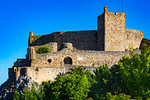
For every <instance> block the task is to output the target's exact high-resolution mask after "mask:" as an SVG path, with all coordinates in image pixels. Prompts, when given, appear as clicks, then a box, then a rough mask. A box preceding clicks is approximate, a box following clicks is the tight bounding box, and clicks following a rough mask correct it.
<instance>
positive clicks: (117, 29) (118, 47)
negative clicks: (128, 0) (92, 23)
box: [105, 12, 125, 51]
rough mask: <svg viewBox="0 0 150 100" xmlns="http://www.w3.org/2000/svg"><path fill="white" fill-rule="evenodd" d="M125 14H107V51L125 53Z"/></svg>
mask: <svg viewBox="0 0 150 100" xmlns="http://www.w3.org/2000/svg"><path fill="white" fill-rule="evenodd" d="M124 44H125V13H115V14H114V13H113V12H105V51H125V47H124Z"/></svg>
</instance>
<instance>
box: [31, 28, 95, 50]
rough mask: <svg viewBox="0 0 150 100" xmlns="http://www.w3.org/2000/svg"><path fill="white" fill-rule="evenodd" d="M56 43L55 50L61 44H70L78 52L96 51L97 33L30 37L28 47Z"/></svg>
mask: <svg viewBox="0 0 150 100" xmlns="http://www.w3.org/2000/svg"><path fill="white" fill-rule="evenodd" d="M51 42H57V43H58V44H57V46H58V48H57V49H60V47H61V44H63V43H72V45H73V47H74V48H76V49H78V50H97V31H74V32H55V33H53V34H49V35H43V36H31V37H30V38H29V46H40V45H45V44H48V43H51Z"/></svg>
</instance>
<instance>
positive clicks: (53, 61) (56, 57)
mask: <svg viewBox="0 0 150 100" xmlns="http://www.w3.org/2000/svg"><path fill="white" fill-rule="evenodd" d="M125 55H127V56H128V55H129V52H128V51H120V52H117V51H116V52H113V51H110V52H109V51H85V50H79V51H78V50H71V49H67V48H65V49H63V50H61V51H58V52H52V53H45V54H37V55H36V59H34V60H32V61H31V67H64V59H65V58H66V57H70V58H71V59H72V65H82V66H89V67H98V66H100V65H104V64H108V65H109V67H111V66H112V65H114V64H117V63H118V61H119V60H120V58H121V57H122V56H125ZM49 60H50V62H49Z"/></svg>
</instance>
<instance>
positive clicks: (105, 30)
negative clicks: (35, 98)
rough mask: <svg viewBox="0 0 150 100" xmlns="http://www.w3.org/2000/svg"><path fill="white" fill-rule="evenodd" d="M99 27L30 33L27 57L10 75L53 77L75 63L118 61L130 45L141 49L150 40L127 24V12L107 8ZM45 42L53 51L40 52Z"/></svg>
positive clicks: (91, 64)
mask: <svg viewBox="0 0 150 100" xmlns="http://www.w3.org/2000/svg"><path fill="white" fill-rule="evenodd" d="M97 27H98V29H97V30H90V31H72V32H54V33H51V34H48V35H33V33H32V32H30V33H29V40H28V45H29V47H28V50H27V55H26V59H17V61H16V62H15V63H14V66H13V67H12V68H9V79H10V80H11V81H16V80H17V78H18V77H19V76H20V75H27V76H30V77H31V78H32V79H33V80H34V81H35V82H37V83H39V84H41V83H42V82H43V81H54V80H55V79H56V78H57V77H58V76H59V75H61V74H63V73H66V72H68V71H69V69H70V68H71V67H72V66H78V65H79V66H85V67H87V69H90V70H93V69H94V68H96V67H98V66H100V65H104V64H108V66H109V67H111V66H113V65H114V64H117V63H118V61H119V60H120V58H121V57H122V56H125V55H126V56H128V55H129V51H128V50H129V48H130V47H133V49H135V53H140V52H141V48H142V46H143V44H150V41H149V40H147V39H144V38H143V32H142V31H138V30H132V29H126V28H125V13H115V14H114V12H108V11H107V7H105V8H104V13H103V14H101V15H99V16H98V19H97ZM43 46H46V47H48V48H49V49H50V50H51V52H50V53H43V54H38V53H37V52H36V50H37V49H38V48H40V47H43Z"/></svg>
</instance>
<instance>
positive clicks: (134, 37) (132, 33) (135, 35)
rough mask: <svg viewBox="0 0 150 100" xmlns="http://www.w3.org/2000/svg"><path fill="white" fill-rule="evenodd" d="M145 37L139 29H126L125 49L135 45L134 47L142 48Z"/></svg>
mask: <svg viewBox="0 0 150 100" xmlns="http://www.w3.org/2000/svg"><path fill="white" fill-rule="evenodd" d="M142 39H143V32H142V31H138V30H132V29H126V33H125V49H129V48H130V47H133V48H134V49H137V48H140V44H141V41H142Z"/></svg>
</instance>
